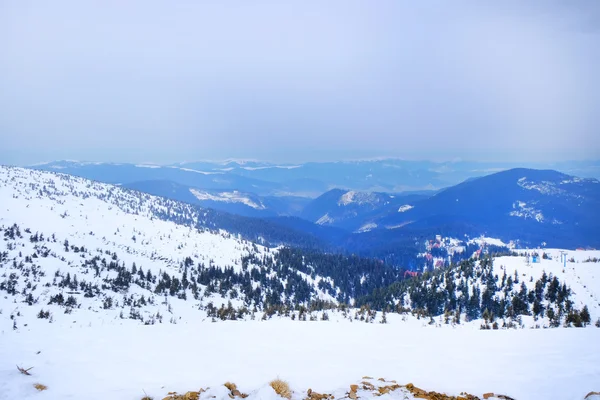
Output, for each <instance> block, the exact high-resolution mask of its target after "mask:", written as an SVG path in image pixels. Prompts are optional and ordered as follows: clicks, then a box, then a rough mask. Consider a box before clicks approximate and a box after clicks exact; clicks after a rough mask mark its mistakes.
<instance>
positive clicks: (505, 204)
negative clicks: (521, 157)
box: [303, 168, 600, 247]
mask: <svg viewBox="0 0 600 400" xmlns="http://www.w3.org/2000/svg"><path fill="white" fill-rule="evenodd" d="M349 193H351V194H352V192H348V191H339V190H335V191H330V192H328V193H326V194H325V195H323V196H321V197H319V198H318V199H316V200H314V201H313V202H312V203H310V204H309V205H308V206H307V207H306V209H305V212H304V213H303V216H304V217H306V218H308V219H310V220H312V221H313V222H315V223H321V224H324V225H328V226H335V227H341V228H344V229H348V230H352V231H367V230H369V231H370V230H375V229H392V230H403V231H407V232H410V231H412V230H415V229H416V230H423V229H432V228H436V227H437V228H439V229H440V230H441V229H442V227H444V229H445V230H449V231H450V232H447V235H450V236H451V235H456V236H460V235H461V234H465V233H467V234H473V233H474V232H487V234H488V235H490V236H492V237H500V238H503V239H506V240H507V241H508V240H510V239H522V240H525V241H528V242H529V241H530V242H532V243H541V242H553V243H555V244H557V245H558V244H559V243H560V244H561V245H567V244H568V245H570V246H577V245H591V246H594V247H598V246H600V215H599V214H600V213H598V212H597V211H596V210H599V209H600V182H599V181H598V180H597V179H592V178H585V179H584V178H577V177H573V176H570V175H566V174H563V173H560V172H557V171H551V170H532V169H525V168H516V169H512V170H508V171H503V172H498V173H495V174H492V175H488V176H485V177H480V178H476V179H470V180H468V181H465V182H463V183H461V184H458V185H456V186H452V187H449V188H446V189H444V190H441V191H439V192H437V193H434V194H432V195H430V196H427V195H422V196H420V197H419V196H413V197H412V198H411V197H403V196H399V197H393V196H389V195H387V196H388V197H385V196H386V195H378V196H379V197H373V199H375V198H376V199H377V200H375V201H372V202H367V204H366V205H365V203H361V202H358V203H356V204H354V203H352V202H349V203H347V204H346V203H344V201H343V199H344V196H346V197H347V196H348V194H349ZM352 197H356V194H352ZM384 198H385V201H383V200H382V199H384Z"/></svg>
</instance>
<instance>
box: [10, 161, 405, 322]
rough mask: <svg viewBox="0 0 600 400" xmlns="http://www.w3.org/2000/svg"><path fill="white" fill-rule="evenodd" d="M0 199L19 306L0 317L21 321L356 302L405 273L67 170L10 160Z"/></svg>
mask: <svg viewBox="0 0 600 400" xmlns="http://www.w3.org/2000/svg"><path fill="white" fill-rule="evenodd" d="M0 200H1V203H2V207H3V212H2V214H1V215H2V216H1V217H0V232H1V235H2V237H3V244H4V247H5V249H6V250H5V251H2V252H0V265H1V266H2V268H3V274H2V276H3V279H2V281H1V282H0V291H3V292H6V293H7V294H8V295H9V297H5V298H4V300H3V302H6V301H10V300H9V299H11V298H14V300H15V301H16V302H17V303H18V304H22V306H19V307H16V308H14V307H11V309H13V311H12V312H11V313H10V317H11V318H10V320H7V319H3V321H4V323H10V324H11V326H13V327H16V328H18V327H19V326H20V318H19V315H17V314H20V315H27V314H29V315H31V314H36V315H37V314H38V313H40V312H42V311H45V312H49V311H50V310H56V309H57V308H58V309H59V310H64V311H68V312H67V313H70V312H72V311H73V310H77V309H87V310H93V311H96V312H97V311H100V310H102V312H103V313H106V315H107V316H108V317H109V318H112V316H119V317H124V318H134V319H139V320H140V321H142V322H144V323H155V322H156V320H157V319H159V317H158V316H157V315H165V310H167V311H168V314H169V315H170V318H174V319H175V320H176V319H177V318H180V317H181V316H182V315H185V314H186V313H190V312H191V313H194V312H197V311H198V310H200V311H201V312H198V317H202V318H205V317H206V316H209V317H213V316H217V311H216V310H217V309H218V308H219V307H221V305H224V304H228V302H231V305H228V306H227V312H226V313H225V311H223V309H221V310H219V312H220V313H219V314H218V316H219V317H220V318H222V319H237V318H246V317H248V318H249V317H250V314H251V312H252V313H253V312H254V311H268V312H275V311H277V310H281V309H282V307H283V308H287V309H289V308H291V307H295V308H297V307H304V309H306V310H307V309H309V308H310V307H313V306H314V304H313V303H315V302H319V301H321V302H322V301H325V302H329V303H331V304H335V302H336V301H344V302H350V301H352V300H353V299H355V298H357V297H360V296H364V295H366V294H368V293H369V292H370V291H372V290H373V289H374V288H376V287H379V286H381V285H386V284H391V283H393V282H394V281H397V280H398V279H400V278H401V276H402V271H401V270H397V269H392V268H390V267H389V266H386V265H384V264H381V263H380V262H379V261H376V260H368V259H361V258H359V257H348V256H342V255H333V254H332V255H326V254H320V253H314V252H311V251H300V250H295V249H288V248H268V247H264V246H261V245H257V244H254V243H251V242H248V241H246V240H244V239H242V238H241V237H239V236H237V235H232V234H231V233H229V232H226V231H223V230H218V229H215V228H212V229H208V226H210V225H211V224H210V220H207V219H206V215H207V213H206V212H205V211H204V210H202V209H199V208H197V207H193V206H191V205H189V204H184V203H178V202H175V201H172V200H168V199H163V198H158V197H154V196H151V195H148V194H144V193H140V192H135V191H130V190H125V189H122V188H120V187H117V186H112V185H107V184H103V183H98V182H93V181H88V180H85V179H82V178H77V177H72V176H69V175H63V174H55V173H48V172H38V171H33V170H26V169H20V168H9V167H2V168H0ZM308 260H310V262H309V261H308ZM187 300H189V301H187ZM46 306H50V307H48V308H45V307H46ZM319 307H320V308H322V307H323V304H322V305H321V306H319ZM193 310H196V311H193ZM49 314H56V315H57V316H56V318H60V317H61V314H62V313H61V312H56V311H52V312H51V313H49ZM49 314H48V315H46V316H45V317H44V318H49ZM42 315H45V314H42ZM5 316H6V317H7V316H8V315H6V314H5Z"/></svg>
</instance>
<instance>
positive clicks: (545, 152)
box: [0, 0, 600, 164]
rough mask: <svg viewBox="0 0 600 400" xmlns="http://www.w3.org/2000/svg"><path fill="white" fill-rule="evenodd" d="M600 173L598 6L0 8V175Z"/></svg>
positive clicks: (139, 4)
mask: <svg viewBox="0 0 600 400" xmlns="http://www.w3.org/2000/svg"><path fill="white" fill-rule="evenodd" d="M379 155H386V156H396V157H404V158H421V159H453V158H456V157H461V158H463V159H486V158H491V159H494V160H535V161H538V160H539V161H547V160H562V159H586V158H600V1H598V0H590V1H584V0H581V1H569V0H564V1H554V0H542V1H533V0H531V1H525V0H519V1H507V0H503V1H491V0H490V1H485V0H473V1H458V0H453V1H446V0H443V1H442V0H440V1H414V0H411V1H408V0H407V1H400V0H390V1H379V0H378V1H364V0H363V1H347V0H345V1H330V0H328V1H269V2H267V1H247V0H243V1H227V0H225V1H224V0H215V1H198V0H194V1H154V0H140V1H136V0H126V1H123V0H118V1H106V0H103V1H84V0H74V1H60V0H54V1H46V0H42V1H26V0H14V1H8V0H0V163H17V164H23V163H32V162H37V161H49V160H52V159H62V158H69V159H80V160H98V161H99V160H104V161H154V162H171V161H182V160H193V159H206V158H208V159H215V158H226V157H248V158H263V159H270V160H274V161H300V160H321V159H335V158H357V157H372V156H379Z"/></svg>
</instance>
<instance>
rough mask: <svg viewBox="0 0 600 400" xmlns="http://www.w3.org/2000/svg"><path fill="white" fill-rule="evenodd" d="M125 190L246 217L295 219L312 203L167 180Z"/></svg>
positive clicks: (146, 182)
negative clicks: (197, 186)
mask: <svg viewBox="0 0 600 400" xmlns="http://www.w3.org/2000/svg"><path fill="white" fill-rule="evenodd" d="M122 186H123V187H126V188H129V189H133V190H139V191H141V192H146V193H150V194H153V195H155V196H161V197H166V198H169V199H173V200H179V201H183V202H186V203H191V204H198V205H200V206H202V207H205V208H212V209H215V210H220V211H225V212H228V213H232V214H238V215H242V216H246V217H273V216H279V215H283V216H292V215H297V214H299V213H300V212H301V211H302V209H303V208H304V206H305V205H306V204H307V203H308V202H309V201H310V199H308V198H305V197H294V196H281V197H277V196H259V195H256V194H254V193H244V192H240V191H238V190H230V191H224V190H206V189H200V188H194V187H190V186H186V185H182V184H179V183H176V182H173V181H167V180H152V181H142V182H132V183H126V184H123V185H122Z"/></svg>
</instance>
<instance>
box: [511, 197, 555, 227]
mask: <svg viewBox="0 0 600 400" xmlns="http://www.w3.org/2000/svg"><path fill="white" fill-rule="evenodd" d="M535 203H536V202H533V203H532V204H535ZM512 208H513V211H511V212H510V213H509V214H508V215H510V216H511V217H520V218H523V219H535V220H536V221H537V222H544V214H542V212H541V211H540V210H537V209H536V208H534V207H532V206H528V205H527V203H525V202H524V201H520V200H517V201H516V202H515V203H513V205H512ZM552 223H553V224H560V223H561V222H560V221H558V220H556V219H553V221H552Z"/></svg>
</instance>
